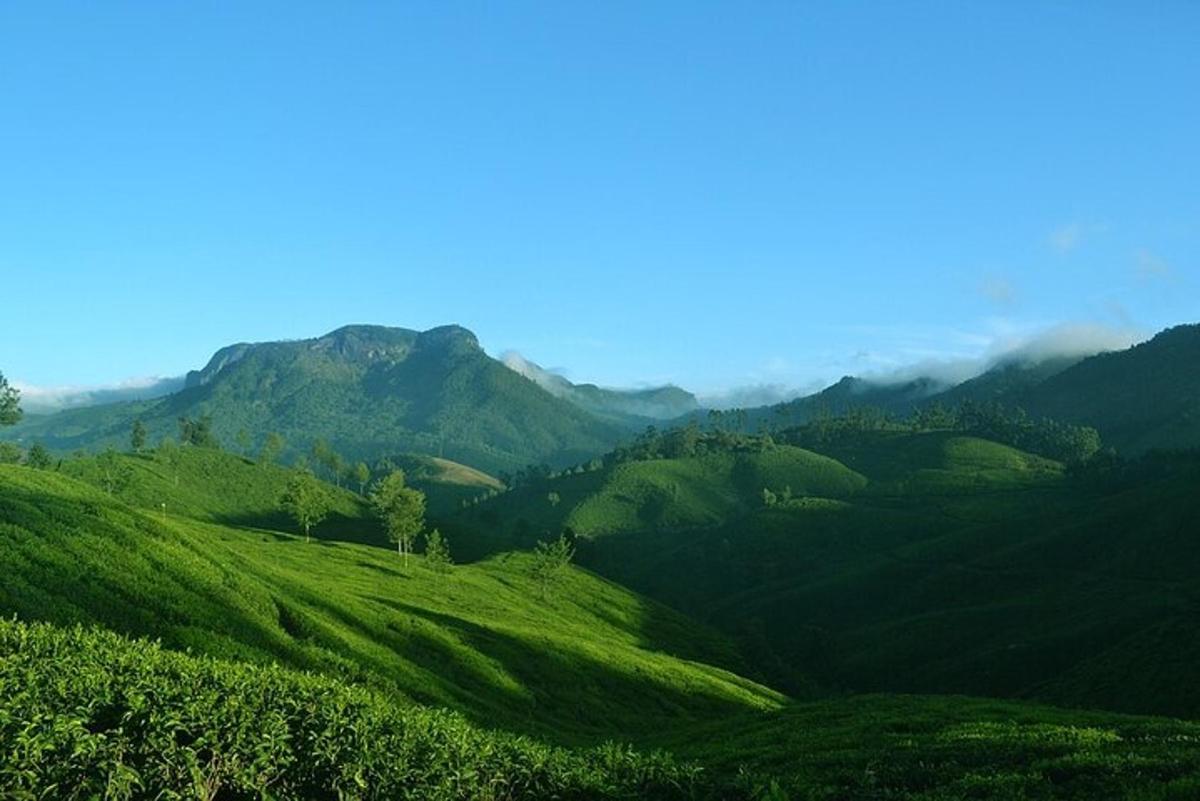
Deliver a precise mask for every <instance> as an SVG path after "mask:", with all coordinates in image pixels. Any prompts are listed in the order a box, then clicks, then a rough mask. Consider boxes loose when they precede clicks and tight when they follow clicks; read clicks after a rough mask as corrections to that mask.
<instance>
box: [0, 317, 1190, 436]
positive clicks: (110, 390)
mask: <svg viewBox="0 0 1200 801" xmlns="http://www.w3.org/2000/svg"><path fill="white" fill-rule="evenodd" d="M1189 324H1191V323H1179V324H1177V325H1189ZM360 326H361V327H369V328H391V329H404V328H405V326H384V325H378V324H375V323H347V324H345V325H342V326H338V327H336V328H334V329H331V330H329V331H326V332H324V333H321V334H315V335H313V336H304V337H295V338H289V339H285V340H263V341H260V342H229V343H225V344H224V345H220V346H217V347H215V348H213V350H212V352H211V354H210V358H211V357H212V356H215V355H216V353H217V352H218V351H219V350H221V349H223V348H225V347H230V346H234V345H242V344H249V345H259V344H267V343H273V342H303V341H308V340H315V339H320V338H323V337H327V336H330V335H332V334H334V333H336V332H337V331H339V330H341V329H343V328H352V327H360ZM450 326H455V327H459V328H463V329H465V330H467V331H468V332H470V333H471V334H472V335H475V336H476V338H477V339H478V333H477V332H476V331H475V330H474V329H472V328H471V327H470V326H466V325H462V324H461V323H444V324H442V325H439V326H432V327H431V328H439V327H450ZM1174 327H1176V326H1175V325H1172V326H1168V327H1167V328H1164V329H1162V331H1165V330H1168V329H1170V328H1174ZM408 330H416V329H408ZM425 330H426V331H428V330H430V329H425ZM418 333H420V332H419V331H418ZM1159 333H1161V331H1155V332H1151V333H1149V334H1144V333H1139V332H1134V331H1121V330H1117V329H1113V328H1107V327H1103V326H1095V325H1060V326H1053V327H1051V328H1047V329H1041V330H1038V331H1035V332H1033V333H1032V334H1029V335H1026V336H1014V337H1009V338H1006V339H998V340H996V341H994V342H993V343H992V344H991V345H989V346H988V347H987V348H985V349H983V350H981V351H980V352H978V353H976V354H974V355H971V356H962V357H959V358H956V359H940V360H939V359H926V360H921V361H914V362H912V363H909V364H901V365H896V366H894V367H890V368H886V369H877V370H868V371H865V372H862V373H860V374H853V375H852V374H850V373H846V374H843V375H841V376H838V377H836V378H829V379H825V380H819V381H814V382H812V383H810V384H809V385H808V386H805V387H800V386H788V385H780V384H752V385H745V386H739V387H732V388H724V389H719V390H715V391H708V392H705V391H704V390H696V389H694V388H692V387H688V386H685V385H681V384H678V383H674V382H666V383H661V384H652V383H643V384H633V385H623V386H622V385H604V384H596V383H595V382H593V381H589V380H588V379H586V378H581V377H578V376H572V374H571V371H570V370H568V369H566V368H562V367H546V366H545V365H542V364H539V363H538V362H536V361H534V360H532V359H529V358H527V357H526V355H525V354H522V353H520V352H518V351H515V350H511V349H510V350H506V351H501V352H492V351H490V350H488V349H487V348H486V347H484V345H483V344H482V342H481V343H480V348H481V349H482V350H484V352H485V353H487V355H488V356H490V357H491V358H492V359H495V360H496V361H498V362H500V363H501V364H503V365H504V366H505V367H508V368H509V369H510V370H513V371H514V372H517V373H520V374H522V375H525V376H526V377H527V378H530V379H531V380H533V381H534V382H535V383H538V384H540V383H541V382H540V381H539V380H538V379H537V378H536V377H535V376H533V375H530V374H528V373H527V370H528V369H529V368H532V369H534V370H538V371H542V372H545V373H549V374H551V375H554V376H557V377H560V378H565V379H567V380H569V381H571V383H573V384H576V385H579V384H592V385H595V386H599V387H601V388H603V389H609V390H615V391H625V392H634V391H638V390H646V389H657V388H663V387H675V388H679V389H683V390H685V391H687V392H689V393H691V394H692V395H693V396H695V398H696V399H697V401H698V402H699V404H700V405H701V407H703V408H715V409H733V408H750V407H757V406H767V405H772V404H776V403H781V402H786V401H790V400H794V399H796V398H800V397H804V396H806V395H811V394H815V393H817V392H820V391H821V390H823V389H826V388H828V387H830V386H832V385H834V384H835V383H837V382H839V381H841V380H844V379H846V378H855V379H859V380H862V381H865V382H867V383H871V384H875V385H881V386H886V385H891V384H900V383H906V382H909V381H914V380H929V381H932V382H933V385H934V386H940V387H943V388H944V387H950V386H955V385H957V384H960V383H962V382H964V381H967V380H969V379H971V378H974V377H976V376H978V375H980V374H982V373H984V372H987V371H988V370H991V369H993V368H995V367H998V366H1002V365H1005V364H1011V363H1025V364H1037V363H1041V362H1045V361H1048V360H1051V359H1055V358H1064V357H1065V358H1078V359H1083V358H1086V357H1088V356H1093V355H1096V354H1100V353H1106V352H1113V351H1119V350H1125V349H1128V348H1131V347H1133V346H1134V345H1137V344H1140V343H1143V342H1146V341H1149V340H1150V339H1152V338H1153V337H1154V336H1157V334H1159ZM209 360H210V359H205V360H204V361H203V362H201V363H198V364H197V365H195V366H194V367H189V368H188V369H187V370H184V371H181V372H179V373H176V374H173V375H156V376H143V377H131V378H128V379H125V380H122V381H118V382H115V383H112V384H102V385H92V386H80V385H62V386H53V387H45V386H34V385H29V384H27V383H24V382H22V381H20V380H13V381H12V382H11V383H12V385H13V386H14V387H15V388H16V389H17V390H18V391H20V392H21V393H22V401H23V403H24V406H25V408H26V409H27V410H28V411H29V412H30V413H32V414H50V413H53V412H56V411H62V410H65V409H72V408H80V407H83V406H93V405H99V404H103V403H110V402H114V401H120V400H133V399H141V398H152V397H161V396H163V395H167V394H171V393H173V392H176V391H178V390H179V389H182V388H183V381H184V379H185V378H186V377H187V375H188V373H191V372H193V371H199V370H202V369H203V368H204V367H205V366H207V364H208V362H209Z"/></svg>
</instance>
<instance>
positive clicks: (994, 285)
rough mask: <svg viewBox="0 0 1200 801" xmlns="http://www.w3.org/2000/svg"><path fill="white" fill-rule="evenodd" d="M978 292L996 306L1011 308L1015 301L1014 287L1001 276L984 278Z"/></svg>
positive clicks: (1015, 291)
mask: <svg viewBox="0 0 1200 801" xmlns="http://www.w3.org/2000/svg"><path fill="white" fill-rule="evenodd" d="M979 291H980V292H981V293H982V294H983V296H984V297H985V298H987V299H988V300H990V301H991V302H992V303H995V304H996V305H997V306H1011V305H1013V304H1014V303H1016V301H1017V288H1016V286H1014V285H1013V282H1012V281H1010V280H1008V279H1007V278H1005V277H1004V276H1002V275H993V276H988V277H986V278H984V279H983V283H981V284H980V285H979Z"/></svg>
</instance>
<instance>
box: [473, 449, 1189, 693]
mask: <svg viewBox="0 0 1200 801" xmlns="http://www.w3.org/2000/svg"><path fill="white" fill-rule="evenodd" d="M814 447H818V448H819V449H820V450H821V451H823V454H824V455H822V456H817V455H815V454H811V453H810V452H808V451H803V450H801V449H798V448H789V447H787V446H778V445H777V446H775V448H774V449H771V450H767V451H765V452H763V453H762V454H759V455H748V454H738V453H729V454H724V455H720V454H710V455H706V456H704V457H699V458H697V459H678V460H672V459H660V460H649V461H635V462H630V463H624V464H618V465H615V466H610V467H606V468H604V469H603V470H601V471H596V472H594V473H584V474H582V475H566V476H562V477H558V478H553V479H550V480H547V481H544V482H542V483H540V484H538V485H537V486H536V487H527V488H523V489H520V490H516V491H513V492H510V493H506V494H504V495H501V496H499V497H498V498H495V499H493V500H490V501H486V502H483V503H480V504H478V505H477V506H475V507H473V508H472V509H471V510H469V511H468V512H466V513H464V514H463V515H461V516H460V518H459V520H460V521H461V523H462V525H463V527H464V528H466V529H468V530H473V531H475V532H476V536H477V537H479V538H480V540H481V546H480V547H481V548H482V551H483V552H486V550H487V540H486V538H487V537H491V538H492V543H493V544H492V547H501V546H498V545H495V543H496V542H512V541H517V542H520V541H521V539H522V538H521V534H522V532H525V533H526V536H532V537H536V536H546V534H547V533H556V532H557V531H559V530H561V529H562V528H563V527H570V528H572V529H573V530H574V532H575V534H576V535H578V536H579V537H580V543H579V550H580V554H581V559H582V560H583V562H584V563H585V564H586V565H588V566H589V567H591V568H592V569H594V570H596V571H598V572H600V573H601V574H603V575H606V576H608V577H610V578H612V579H614V580H617V581H620V582H621V583H623V584H625V585H627V586H630V587H633V588H635V589H637V590H638V591H640V592H643V593H646V594H648V595H650V596H652V597H655V598H658V599H659V600H662V601H665V602H666V603H668V604H670V605H672V606H674V607H675V608H678V609H681V610H683V611H685V612H688V613H690V614H692V615H694V616H696V617H699V618H700V619H702V620H705V621H707V622H709V623H712V624H714V625H716V626H717V627H718V628H720V629H722V630H724V631H726V632H727V633H729V634H730V635H732V636H734V637H735V638H736V639H737V640H738V641H739V643H740V644H741V647H742V649H743V652H744V653H746V654H747V657H748V658H749V659H750V660H751V662H752V664H753V665H754V667H755V668H757V669H758V670H759V671H762V672H763V673H764V674H765V675H767V676H769V677H770V678H771V679H772V680H773V681H775V682H776V683H778V684H779V685H780V686H785V687H789V688H791V689H793V690H795V691H797V692H802V691H807V690H808V689H810V688H811V686H812V681H813V680H815V681H816V682H817V683H818V684H820V685H824V686H826V687H840V688H846V689H853V690H860V691H904V692H961V693H970V694H979V695H994V696H1007V697H1033V698H1040V699H1044V700H1050V701H1054V702H1059V703H1066V704H1072V705H1082V706H1104V707H1107V708H1111V709H1118V710H1125V711H1137V712H1156V713H1167V714H1178V715H1194V714H1200V694H1197V693H1196V692H1195V691H1194V689H1193V687H1194V684H1193V683H1192V682H1190V681H1188V680H1187V676H1188V668H1187V667H1186V666H1187V665H1189V664H1191V660H1192V659H1193V658H1194V657H1195V656H1196V655H1197V654H1198V653H1200V636H1198V635H1196V634H1195V633H1194V632H1193V631H1192V630H1191V629H1189V628H1188V626H1187V624H1186V620H1188V619H1189V615H1191V614H1194V608H1195V598H1196V597H1198V596H1197V590H1200V584H1198V583H1197V581H1196V580H1195V579H1194V578H1193V575H1192V573H1193V572H1194V571H1193V570H1192V568H1194V566H1195V565H1196V564H1198V563H1200V551H1198V550H1197V546H1196V544H1195V543H1194V542H1193V539H1192V538H1189V537H1188V536H1187V535H1186V532H1188V531H1191V530H1194V529H1195V525H1196V520H1197V515H1198V514H1200V499H1197V497H1196V496H1195V491H1194V489H1195V482H1196V478H1197V476H1198V475H1200V467H1198V466H1197V465H1198V460H1196V459H1190V458H1181V459H1179V460H1177V461H1171V460H1165V461H1164V462H1163V463H1162V464H1159V463H1158V462H1149V463H1147V464H1146V465H1140V466H1139V465H1136V464H1135V465H1133V466H1128V467H1122V468H1114V470H1112V471H1101V472H1100V473H1095V472H1094V471H1093V472H1088V471H1086V470H1084V471H1078V472H1071V473H1068V472H1066V471H1064V469H1063V467H1062V466H1061V465H1059V464H1058V463H1056V462H1053V461H1051V460H1048V459H1044V458H1041V457H1038V456H1034V455H1031V454H1028V453H1024V452H1022V451H1019V450H1017V449H1015V448H1011V447H1009V446H1006V445H1002V444H999V443H996V442H990V441H987V440H983V439H979V438H977V437H969V436H964V435H962V434H960V433H956V432H950V431H930V432H924V433H908V432H903V431H899V430H892V431H889V430H883V431H876V432H862V433H859V434H857V435H853V436H845V437H840V438H835V439H832V440H830V441H828V442H825V443H824V444H822V445H819V446H814ZM799 454H806V456H805V457H804V459H800V460H798V459H797V456H798V455H799ZM770 460H780V461H782V462H784V463H786V464H789V465H790V467H789V469H788V471H787V472H784V473H772V472H771V470H768V469H765V468H766V466H767V464H768V463H769V461H770ZM739 462H740V463H742V464H758V465H759V466H760V468H762V469H760V471H758V472H756V471H754V470H750V469H745V468H743V469H741V470H738V469H716V468H715V465H718V464H722V465H731V464H738V463H739ZM776 469H778V468H776ZM804 470H808V471H811V472H809V473H808V474H807V475H809V476H823V477H829V478H831V479H833V480H831V481H810V482H809V483H805V477H806V474H805V473H804V472H803V471H804ZM697 475H702V476H703V477H704V478H703V480H700V479H697V478H696V476H697ZM739 479H740V481H741V483H739ZM784 482H787V483H788V485H789V486H790V487H791V489H792V492H791V493H786V494H785V493H784V492H782V490H783V489H784V487H783V486H781V485H782V484H784ZM664 487H665V488H668V489H666V490H664ZM764 488H766V489H769V490H771V493H772V495H771V498H770V503H768V502H767V501H768V499H767V498H765V497H764V496H763V495H762V489H764ZM551 494H553V495H554V496H556V497H558V498H559V503H558V504H557V505H554V504H551V503H550V502H549V501H548V498H550V497H551ZM1122 677H1123V678H1122Z"/></svg>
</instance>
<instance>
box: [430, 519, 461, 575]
mask: <svg viewBox="0 0 1200 801" xmlns="http://www.w3.org/2000/svg"><path fill="white" fill-rule="evenodd" d="M425 565H426V567H428V568H429V569H430V570H432V571H433V572H434V573H449V572H450V568H451V567H452V566H453V565H454V560H453V559H452V558H450V543H449V542H447V540H446V538H445V537H443V536H442V532H440V531H438V530H437V529H436V528H435V529H434V530H433V531H431V532H429V533H428V534H426V535H425Z"/></svg>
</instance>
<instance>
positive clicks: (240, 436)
mask: <svg viewBox="0 0 1200 801" xmlns="http://www.w3.org/2000/svg"><path fill="white" fill-rule="evenodd" d="M234 441H236V442H237V444H238V448H239V449H240V450H241V452H242V455H243V456H249V455H250V446H251V445H253V444H254V440H253V439H251V437H250V432H249V431H247V430H246V429H244V428H239V429H238V432H237V435H236V436H235V437H234Z"/></svg>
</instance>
